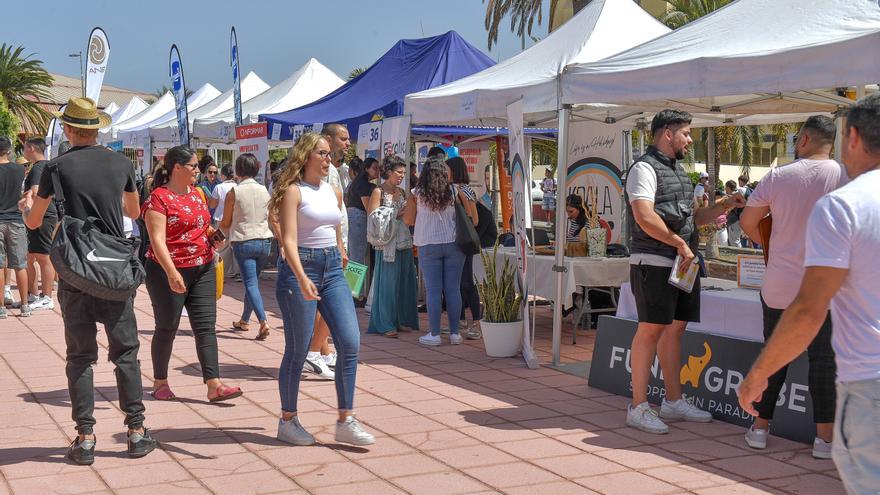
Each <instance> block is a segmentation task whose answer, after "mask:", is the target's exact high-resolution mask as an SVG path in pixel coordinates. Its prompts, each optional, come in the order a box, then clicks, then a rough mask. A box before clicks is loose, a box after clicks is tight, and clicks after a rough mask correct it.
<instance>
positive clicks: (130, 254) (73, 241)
mask: <svg viewBox="0 0 880 495" xmlns="http://www.w3.org/2000/svg"><path fill="white" fill-rule="evenodd" d="M47 172H49V173H51V174H52V185H53V187H54V189H55V205H56V206H57V208H58V216H59V221H58V226H57V227H56V229H55V235H54V237H53V238H52V247H51V248H49V259H50V260H51V261H52V265H53V266H54V267H55V271H57V272H58V277H59V278H60V279H61V280H63V281H64V282H66V283H68V284H70V285H72V286H73V287H75V288H76V289H79V290H80V291H82V292H84V293H86V294H89V295H91V296H94V297H97V298H99V299H106V300H108V301H127V300H128V299H129V298H130V297H132V296H133V295H134V294H135V292H137V289H138V287H139V286H140V285H141V284H142V283H143V282H144V278H145V277H146V273H145V272H144V267H143V265H141V262H140V260H138V248H139V247H140V241H139V240H138V239H126V238H125V237H117V236H115V235H111V234H107V233H106V231H107V227H106V225H105V224H104V221H103V220H101V219H100V218H95V217H89V218H88V219H86V220H81V219H79V218H74V217H71V216H68V215H65V214H64V201H65V198H64V190H63V189H62V188H61V178H60V177H59V175H58V167H57V165H54V166H53V167H52V169H51V170H47Z"/></svg>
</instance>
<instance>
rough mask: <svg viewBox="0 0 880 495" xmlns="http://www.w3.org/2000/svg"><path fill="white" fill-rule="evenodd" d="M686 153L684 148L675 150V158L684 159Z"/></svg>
mask: <svg viewBox="0 0 880 495" xmlns="http://www.w3.org/2000/svg"><path fill="white" fill-rule="evenodd" d="M685 155H686V153H685V150H684V148H682V149H680V150H676V151H675V159H676V160H684V157H685Z"/></svg>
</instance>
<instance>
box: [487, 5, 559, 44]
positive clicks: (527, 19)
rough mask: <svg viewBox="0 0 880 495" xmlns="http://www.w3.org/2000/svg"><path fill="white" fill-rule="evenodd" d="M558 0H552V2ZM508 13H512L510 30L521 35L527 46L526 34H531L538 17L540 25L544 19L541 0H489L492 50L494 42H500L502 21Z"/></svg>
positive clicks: (489, 26) (489, 33)
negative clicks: (499, 32)
mask: <svg viewBox="0 0 880 495" xmlns="http://www.w3.org/2000/svg"><path fill="white" fill-rule="evenodd" d="M556 1H558V0H551V3H555V2H556ZM483 3H487V2H486V0H483ZM508 14H510V31H511V32H515V33H516V35H517V36H519V37H520V39H521V40H522V45H523V48H525V42H526V41H525V39H526V34H528V35H529V36H531V34H532V27H533V26H534V24H535V19H536V18H537V20H538V25H539V26H540V25H541V22H542V21H543V16H542V13H541V0H488V4H487V5H486V21H485V25H486V31H487V33H488V35H489V39H488V43H489V49H490V50H491V49H492V45H493V44H497V43H498V30H499V28H500V27H501V21H502V20H503V19H504V17H505V16H507V15H508Z"/></svg>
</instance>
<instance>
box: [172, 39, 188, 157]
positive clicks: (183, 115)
mask: <svg viewBox="0 0 880 495" xmlns="http://www.w3.org/2000/svg"><path fill="white" fill-rule="evenodd" d="M168 69H169V70H168V72H169V75H170V76H171V91H172V93H174V108H175V110H177V133H178V135H179V136H180V144H182V145H189V112H188V111H187V107H186V81H185V80H184V78H183V63H182V62H181V61H180V51H178V50H177V45H171V54H170V55H169V61H168Z"/></svg>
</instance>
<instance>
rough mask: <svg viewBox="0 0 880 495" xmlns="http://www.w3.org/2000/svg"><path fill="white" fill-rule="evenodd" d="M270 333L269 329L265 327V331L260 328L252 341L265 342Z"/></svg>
mask: <svg viewBox="0 0 880 495" xmlns="http://www.w3.org/2000/svg"><path fill="white" fill-rule="evenodd" d="M270 331H271V329H270V328H269V327H266V329H265V330H264V329H262V328H261V329H260V333H258V334H257V336H256V337H254V340H266V337H268V336H269V332H270Z"/></svg>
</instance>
